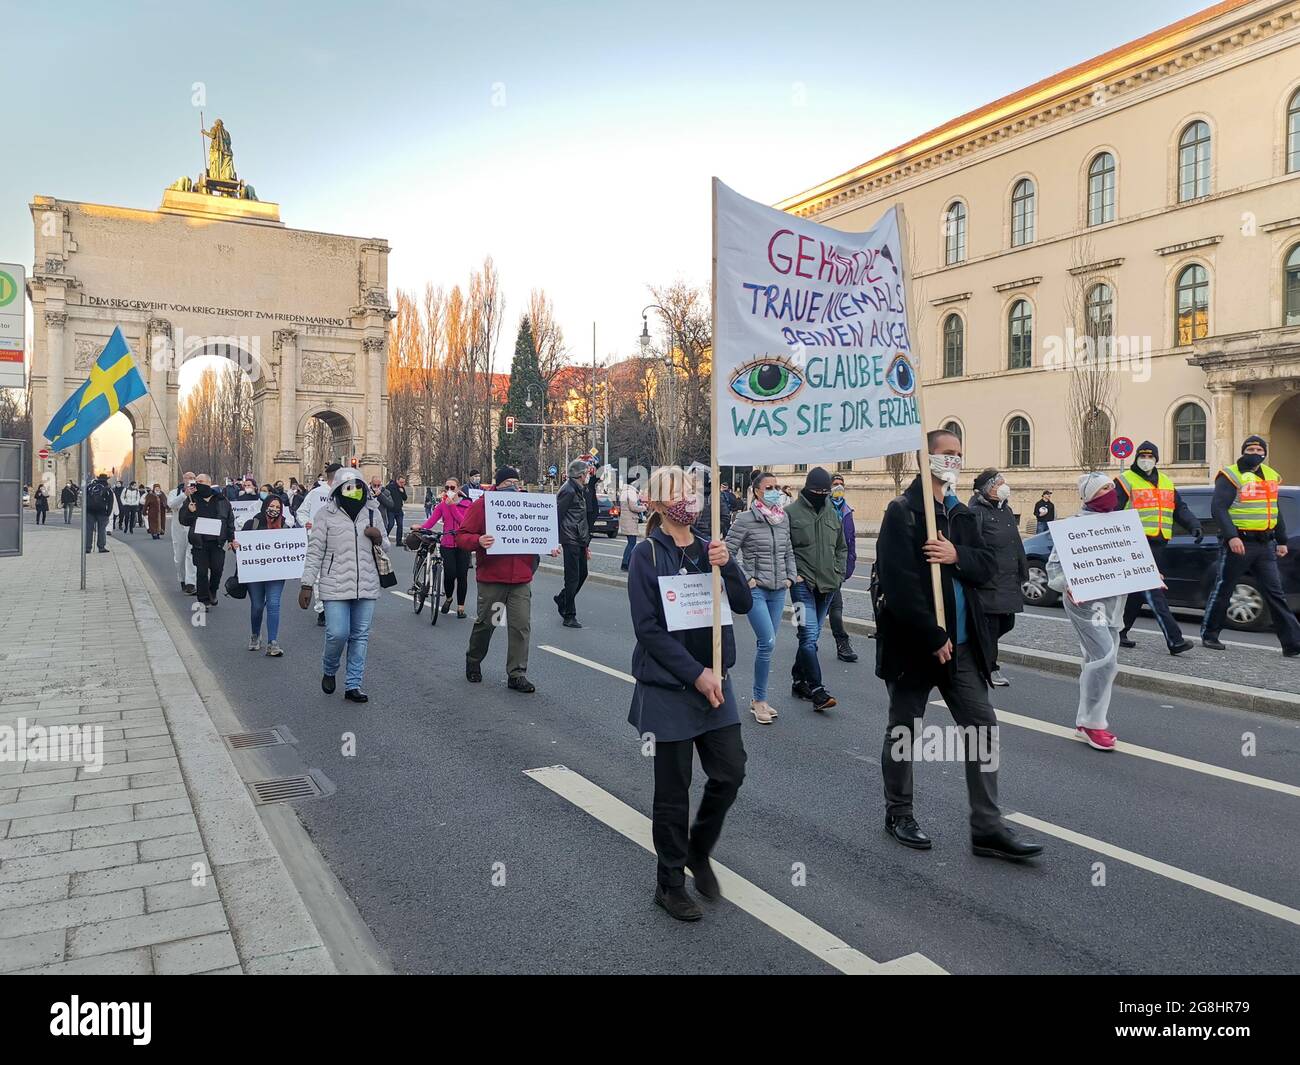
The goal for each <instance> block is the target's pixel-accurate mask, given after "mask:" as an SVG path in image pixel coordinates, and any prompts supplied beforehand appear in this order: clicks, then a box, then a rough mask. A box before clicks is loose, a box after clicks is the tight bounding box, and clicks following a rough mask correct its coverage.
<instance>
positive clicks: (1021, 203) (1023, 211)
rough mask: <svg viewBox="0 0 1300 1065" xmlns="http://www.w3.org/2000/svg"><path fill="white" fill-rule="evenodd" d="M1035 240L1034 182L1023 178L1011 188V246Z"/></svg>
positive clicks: (1016, 246) (1014, 246)
mask: <svg viewBox="0 0 1300 1065" xmlns="http://www.w3.org/2000/svg"><path fill="white" fill-rule="evenodd" d="M1033 240H1034V183H1033V182H1032V181H1030V180H1029V179H1028V178H1021V179H1020V180H1019V181H1017V182H1016V187H1015V188H1014V189H1012V190H1011V246H1012V247H1013V248H1018V247H1020V245H1022V244H1031V243H1033Z"/></svg>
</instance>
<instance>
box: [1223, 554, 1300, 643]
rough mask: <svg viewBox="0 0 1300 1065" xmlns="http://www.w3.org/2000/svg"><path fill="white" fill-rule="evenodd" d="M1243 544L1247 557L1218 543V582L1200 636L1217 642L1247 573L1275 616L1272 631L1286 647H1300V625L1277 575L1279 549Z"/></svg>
mask: <svg viewBox="0 0 1300 1065" xmlns="http://www.w3.org/2000/svg"><path fill="white" fill-rule="evenodd" d="M1242 541H1243V543H1244V544H1245V547H1246V553H1245V554H1244V555H1234V554H1233V553H1232V552H1231V551H1230V550H1229V549H1228V545H1227V544H1224V543H1221V544H1219V579H1218V581H1216V582H1215V585H1214V591H1212V592H1211V593H1210V601H1209V602H1208V603H1206V604H1205V617H1204V620H1203V621H1202V622H1201V637H1202V638H1203V639H1204V638H1209V639H1218V636H1219V630H1220V629H1222V628H1223V621H1224V619H1225V618H1226V617H1227V615H1228V604H1229V602H1230V600H1231V599H1232V592H1233V589H1234V588H1236V587H1237V582H1238V581H1239V580H1241V578H1242V577H1245V576H1246V575H1247V574H1249V575H1250V576H1252V577H1254V578H1255V583H1256V584H1258V585H1259V590H1260V592H1261V593H1262V594H1263V596H1264V599H1265V601H1266V602H1267V603H1268V609H1269V613H1270V614H1272V615H1273V631H1274V632H1276V633H1277V638H1278V640H1279V641H1280V642H1281V644H1282V646H1283V648H1286V649H1290V648H1292V647H1300V622H1298V621H1296V617H1295V614H1294V613H1292V611H1291V608H1290V607H1289V606H1288V605H1287V601H1286V595H1285V594H1284V593H1283V591H1282V578H1281V576H1280V575H1279V574H1278V572H1277V547H1276V545H1275V544H1274V543H1273V541H1272V540H1266V541H1265V540H1247V539H1246V538H1245V537H1244V536H1243V537H1242Z"/></svg>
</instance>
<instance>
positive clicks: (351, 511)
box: [334, 492, 366, 521]
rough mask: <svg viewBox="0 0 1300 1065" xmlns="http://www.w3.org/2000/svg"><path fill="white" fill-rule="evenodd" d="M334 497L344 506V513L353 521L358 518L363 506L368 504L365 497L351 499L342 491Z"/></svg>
mask: <svg viewBox="0 0 1300 1065" xmlns="http://www.w3.org/2000/svg"><path fill="white" fill-rule="evenodd" d="M334 498H335V499H337V500H338V502H339V506H341V507H342V508H343V513H345V514H346V515H347V516H348V517H349V518H351V519H352V520H353V521H356V520H357V515H358V514H360V513H361V508H362V507H363V506H365V505H366V501H365V498H364V497H363V498H361V499H349V498H348V497H347V496H345V495H343V493H342V492H339V493H337V494H336V495H335V497H334Z"/></svg>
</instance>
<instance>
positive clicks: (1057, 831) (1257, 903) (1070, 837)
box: [1005, 814, 1300, 925]
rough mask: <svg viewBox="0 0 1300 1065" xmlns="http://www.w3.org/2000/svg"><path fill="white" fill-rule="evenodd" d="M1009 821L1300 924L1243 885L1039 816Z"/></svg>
mask: <svg viewBox="0 0 1300 1065" xmlns="http://www.w3.org/2000/svg"><path fill="white" fill-rule="evenodd" d="M1005 816H1006V819H1007V820H1008V821H1014V822H1015V823H1016V824H1018V825H1024V827H1025V828H1031V829H1033V830H1034V831H1036V832H1042V833H1043V834H1044V835H1048V836H1055V837H1056V838H1057V839H1063V840H1065V842H1067V843H1073V844H1074V845H1075V846H1076V847H1082V848H1084V849H1085V850H1090V851H1095V852H1096V853H1098V854H1104V855H1106V856H1107V857H1109V858H1115V859H1116V860H1118V861H1121V862H1127V863H1128V864H1129V865H1133V866H1136V867H1137V868H1139V869H1145V870H1146V871H1147V872H1150V873H1155V874H1156V875H1157V876H1163V877H1167V878H1168V879H1170V880H1175V881H1177V882H1178V883H1180V884H1186V885H1188V886H1189V887H1194V888H1196V889H1197V890H1199V891H1204V892H1206V893H1207V894H1210V895H1217V896H1218V897H1219V898H1221V899H1227V900H1228V901H1229V902H1235V903H1237V904H1238V905H1239V906H1245V907H1247V908H1248V909H1252V910H1257V911H1258V912H1260V913H1263V914H1267V915H1268V916H1269V917H1276V918H1278V920H1281V921H1287V922H1289V923H1290V924H1294V925H1300V910H1297V909H1293V908H1292V907H1290V906H1283V905H1282V904H1281V903H1280V902H1273V901H1272V900H1271V899H1266V898H1263V897H1262V896H1260V895H1252V894H1251V893H1250V892H1249V891H1242V890H1241V889H1240V888H1235V887H1232V886H1231V885H1230V884H1221V883H1219V882H1218V881H1217V880H1211V879H1210V878H1209V877H1205V876H1201V875H1200V874H1199V873H1189V872H1188V871H1187V870H1186V869H1179V868H1178V867H1177V866H1175V865H1168V864H1166V863H1165V862H1160V861H1156V860H1155V859H1154V858H1148V857H1146V855H1144V854H1138V853H1137V852H1136V851H1130V850H1125V849H1124V848H1123V847H1116V846H1115V845H1114V844H1113V843H1107V842H1105V841H1104V840H1100V839H1093V837H1092V836H1085V835H1083V834H1082V833H1081V832H1074V831H1071V830H1070V829H1068V828H1061V827H1060V826H1059V825H1054V824H1052V823H1051V822H1049V821H1042V820H1039V819H1038V818H1037V817H1030V816H1029V815H1028V814H1006V815H1005Z"/></svg>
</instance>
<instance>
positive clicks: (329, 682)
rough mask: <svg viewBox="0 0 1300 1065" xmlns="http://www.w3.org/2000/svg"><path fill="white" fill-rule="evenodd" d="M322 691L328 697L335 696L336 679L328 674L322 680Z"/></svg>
mask: <svg viewBox="0 0 1300 1065" xmlns="http://www.w3.org/2000/svg"><path fill="white" fill-rule="evenodd" d="M320 690H321V691H323V692H324V693H325V694H326V695H333V694H334V678H333V677H331V676H330V675H329V674H328V673H326V674H325V675H324V676H322V677H321V679H320Z"/></svg>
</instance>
